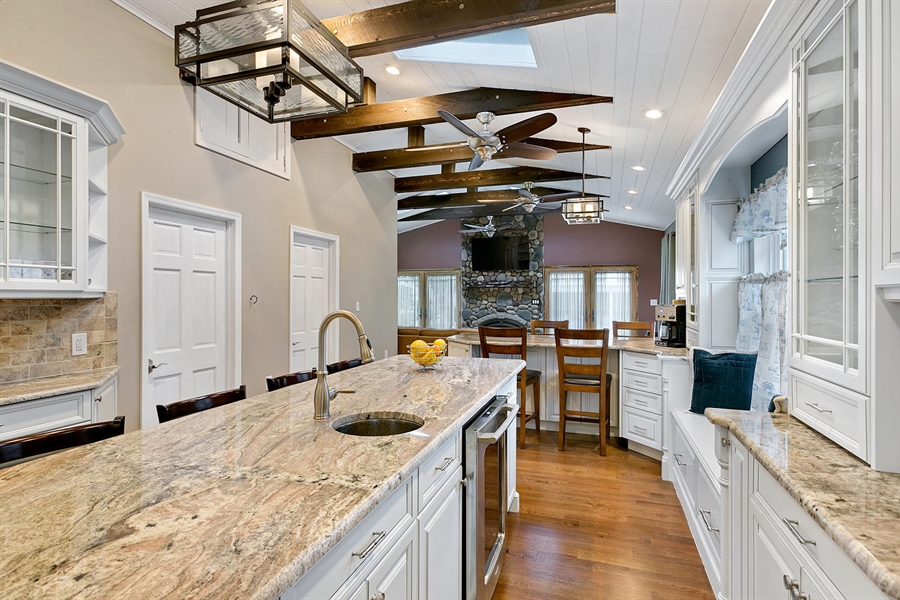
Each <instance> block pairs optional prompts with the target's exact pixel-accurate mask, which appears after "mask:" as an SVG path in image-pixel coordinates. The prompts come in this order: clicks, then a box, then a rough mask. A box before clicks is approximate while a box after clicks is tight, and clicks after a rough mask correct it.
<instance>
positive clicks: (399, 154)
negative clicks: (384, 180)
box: [353, 138, 611, 173]
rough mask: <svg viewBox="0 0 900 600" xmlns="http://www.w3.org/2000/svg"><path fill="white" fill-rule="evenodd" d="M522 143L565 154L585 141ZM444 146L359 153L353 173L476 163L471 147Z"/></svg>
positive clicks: (597, 146) (590, 146) (589, 146)
mask: <svg viewBox="0 0 900 600" xmlns="http://www.w3.org/2000/svg"><path fill="white" fill-rule="evenodd" d="M522 141H523V142H524V143H526V144H532V145H534V146H544V147H545V148H552V149H553V150H556V151H557V152H559V153H561V154H562V153H566V152H580V151H581V142H566V141H558V140H545V139H541V138H526V139H524V140H522ZM413 146H414V144H410V147H413ZM440 146H443V144H437V145H436V148H435V149H433V150H427V149H426V150H417V151H416V152H409V151H408V150H406V149H405V148H398V149H391V150H377V151H373V152H359V153H356V154H354V155H353V170H354V171H355V172H357V173H371V172H373V171H388V170H391V169H409V168H413V167H430V166H435V165H449V164H454V163H461V162H469V161H470V160H472V151H471V150H470V149H469V148H468V147H467V146H460V147H459V148H441V147H440ZM424 148H428V146H424ZM610 148H611V146H606V145H602V144H587V145H586V146H585V148H584V149H585V150H586V151H588V152H590V151H591V150H609V149H610ZM494 158H495V159H502V158H504V156H503V153H502V152H501V153H499V154H496V155H494Z"/></svg>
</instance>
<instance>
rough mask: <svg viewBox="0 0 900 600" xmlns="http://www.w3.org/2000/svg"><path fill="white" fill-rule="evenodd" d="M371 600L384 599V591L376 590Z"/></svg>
mask: <svg viewBox="0 0 900 600" xmlns="http://www.w3.org/2000/svg"><path fill="white" fill-rule="evenodd" d="M371 600H384V592H375V593H374V594H372V598H371Z"/></svg>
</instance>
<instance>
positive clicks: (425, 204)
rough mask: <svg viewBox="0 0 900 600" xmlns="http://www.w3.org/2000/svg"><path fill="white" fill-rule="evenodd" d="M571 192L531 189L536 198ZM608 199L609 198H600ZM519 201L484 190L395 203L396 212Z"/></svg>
mask: <svg viewBox="0 0 900 600" xmlns="http://www.w3.org/2000/svg"><path fill="white" fill-rule="evenodd" d="M571 191H572V190H559V189H554V188H546V187H533V188H531V193H532V194H535V195H537V196H538V197H542V196H549V195H550V194H559V193H561V192H571ZM602 197H604V198H608V197H609V196H602ZM518 199H519V190H486V191H482V192H466V193H464V194H443V195H437V194H431V195H428V196H407V197H406V198H401V199H400V200H398V201H397V209H398V210H408V209H416V208H457V207H460V206H483V205H482V204H480V203H479V200H509V201H510V202H515V201H517V200H518Z"/></svg>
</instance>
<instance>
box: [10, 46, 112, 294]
mask: <svg viewBox="0 0 900 600" xmlns="http://www.w3.org/2000/svg"><path fill="white" fill-rule="evenodd" d="M123 133H125V131H124V129H123V128H122V125H121V124H120V123H119V121H118V119H117V118H116V116H115V114H114V113H113V112H112V109H111V108H110V107H109V105H108V104H107V103H106V102H105V101H103V100H101V99H99V98H95V97H93V96H90V95H88V94H85V93H83V92H80V91H77V90H74V89H72V88H70V87H68V86H65V85H63V84H60V83H57V82H55V81H52V80H49V79H46V78H44V77H41V76H40V75H37V74H35V73H32V72H30V71H27V70H25V69H22V68H20V67H17V66H15V65H12V64H10V63H7V62H0V290H2V296H3V297H5V298H15V297H54V296H55V297H60V296H64V297H76V296H94V295H99V294H102V293H103V292H105V291H106V288H107V260H108V248H107V242H108V235H107V210H108V197H107V147H108V146H110V145H111V144H113V143H115V142H116V141H117V140H118V139H119V137H121V135H122V134H123Z"/></svg>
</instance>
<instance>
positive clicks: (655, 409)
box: [622, 388, 662, 415]
mask: <svg viewBox="0 0 900 600" xmlns="http://www.w3.org/2000/svg"><path fill="white" fill-rule="evenodd" d="M622 402H623V403H624V404H625V406H633V407H634V408H640V409H641V410H646V411H649V412H652V413H654V414H657V415H661V414H662V396H658V395H656V394H648V393H646V392H639V391H637V390H632V389H628V388H622Z"/></svg>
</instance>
